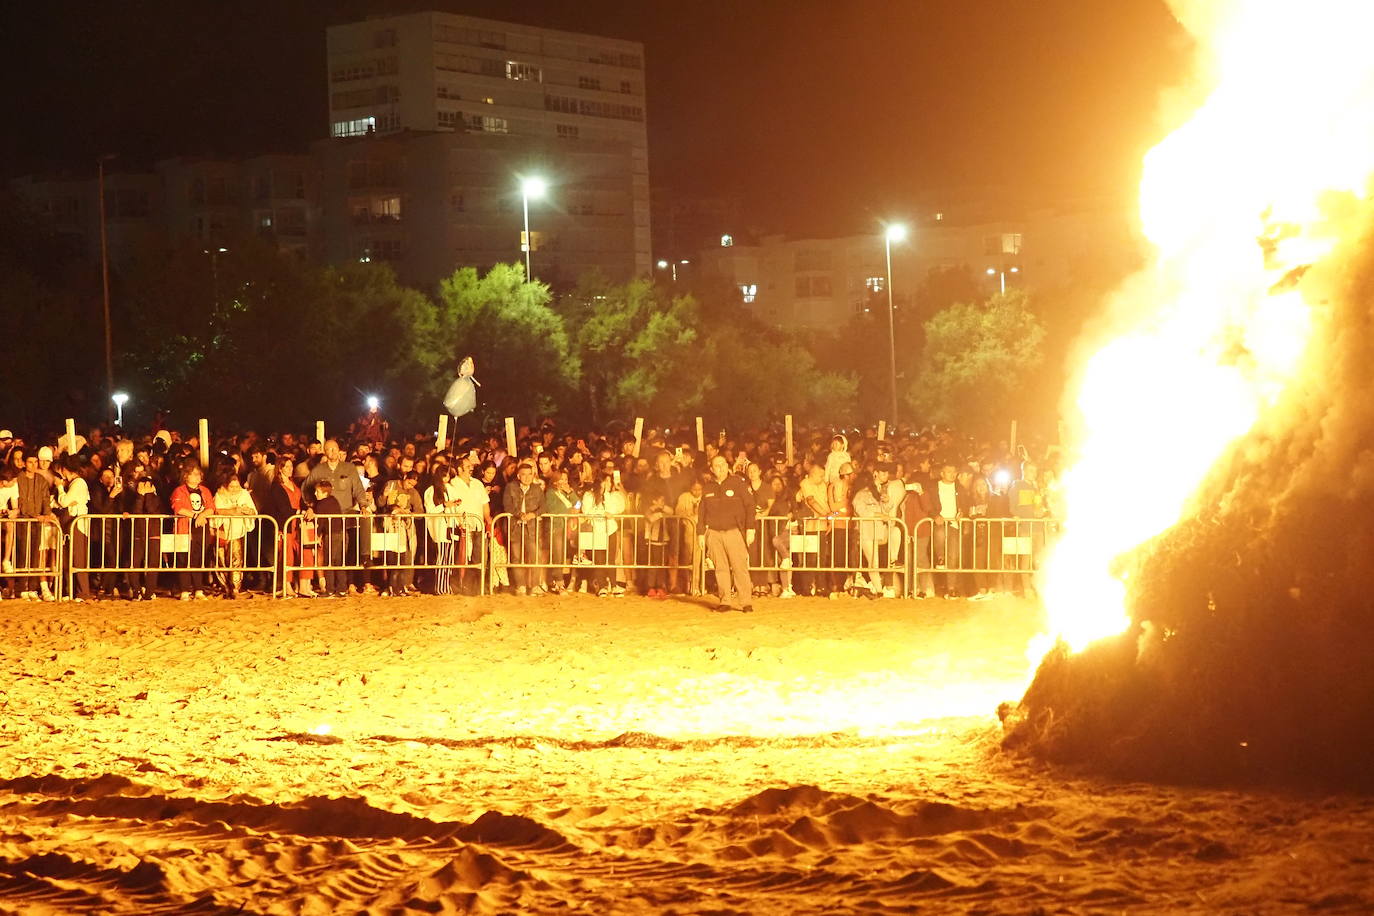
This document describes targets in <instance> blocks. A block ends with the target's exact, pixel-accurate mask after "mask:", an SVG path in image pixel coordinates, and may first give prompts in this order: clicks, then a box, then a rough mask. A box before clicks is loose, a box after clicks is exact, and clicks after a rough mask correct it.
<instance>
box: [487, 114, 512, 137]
mask: <svg viewBox="0 0 1374 916" xmlns="http://www.w3.org/2000/svg"><path fill="white" fill-rule="evenodd" d="M482 130H483V131H485V132H486V133H489V134H508V133H510V122H508V121H507V120H506V119H505V118H487V117H484V118H482Z"/></svg>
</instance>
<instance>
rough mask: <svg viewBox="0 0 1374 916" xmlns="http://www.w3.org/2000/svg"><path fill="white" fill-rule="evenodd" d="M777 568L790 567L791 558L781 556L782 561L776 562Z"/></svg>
mask: <svg viewBox="0 0 1374 916" xmlns="http://www.w3.org/2000/svg"><path fill="white" fill-rule="evenodd" d="M778 568H779V569H791V568H792V558H791V557H783V558H782V561H781V562H780V563H778Z"/></svg>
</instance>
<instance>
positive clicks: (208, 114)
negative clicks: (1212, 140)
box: [0, 0, 1187, 234]
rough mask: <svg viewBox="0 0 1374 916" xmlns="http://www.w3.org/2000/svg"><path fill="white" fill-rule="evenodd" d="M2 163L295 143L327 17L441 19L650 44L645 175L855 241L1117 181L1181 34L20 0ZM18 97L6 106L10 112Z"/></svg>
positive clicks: (1043, 20)
mask: <svg viewBox="0 0 1374 916" xmlns="http://www.w3.org/2000/svg"><path fill="white" fill-rule="evenodd" d="M0 6H3V7H4V9H3V11H0V34H4V35H5V36H6V37H7V39H8V41H7V45H8V48H7V53H6V54H5V55H4V60H5V66H7V67H11V68H13V70H12V71H11V72H10V73H9V74H8V79H7V80H6V85H7V86H8V87H9V90H10V91H9V92H8V93H7V96H8V100H9V103H10V106H11V109H10V111H9V112H8V115H9V117H8V118H7V119H6V120H7V123H8V129H6V130H4V131H0V174H3V175H5V176H12V175H16V174H23V173H26V172H30V171H39V172H53V171H59V170H63V169H67V170H72V171H76V170H86V171H91V170H93V165H91V163H92V162H93V160H94V158H95V157H96V156H97V155H99V154H101V153H104V152H118V153H119V154H120V156H121V162H123V163H131V164H135V165H139V164H147V163H151V162H152V161H153V160H154V159H157V158H161V157H164V156H171V155H195V154H202V153H205V154H223V155H231V156H232V155H240V154H251V153H257V152H279V151H296V150H303V149H304V148H305V147H306V145H307V144H308V143H309V142H310V141H311V140H314V139H317V138H318V137H320V136H322V135H323V134H324V133H325V131H326V124H325V121H326V102H325V97H326V83H325V78H324V29H325V26H326V25H328V24H330V23H332V22H342V21H348V20H351V19H356V18H362V17H363V16H364V15H366V14H368V13H372V12H413V11H415V10H419V9H431V8H437V9H444V10H448V11H452V12H457V13H469V14H472V15H479V16H487V17H491V18H496V19H504V20H507V21H520V22H529V23H532V24H537V25H545V26H550V27H554V28H566V29H573V30H578V31H584V32H591V33H595V34H605V35H612V36H616V37H621V38H630V39H636V40H639V41H643V42H644V43H645V46H646V52H645V53H646V58H647V62H648V95H649V98H648V111H649V140H650V157H651V159H650V168H651V170H652V173H653V181H654V183H655V185H658V184H665V185H668V186H670V187H672V188H673V189H675V190H676V191H677V192H679V193H685V194H697V193H699V194H734V195H738V196H739V197H740V198H741V199H742V201H743V203H744V205H745V211H746V223H747V225H749V226H751V227H753V228H758V229H766V230H774V231H785V232H789V233H793V234H802V233H816V234H839V233H845V232H850V231H858V230H860V229H862V228H863V227H864V226H866V225H868V224H871V223H872V221H873V220H875V219H881V218H883V217H886V216H897V215H901V216H909V215H918V213H917V212H916V211H919V210H920V208H921V202H922V201H926V200H929V199H930V198H931V194H932V193H933V192H935V191H937V190H943V189H949V188H970V187H984V186H993V187H999V188H1003V189H1008V190H1010V191H1011V192H1012V193H1013V194H1015V195H1017V196H1022V197H1029V198H1031V199H1033V200H1042V201H1053V200H1056V199H1062V198H1064V197H1068V196H1079V195H1084V194H1097V193H1104V192H1105V193H1112V192H1122V191H1129V189H1130V188H1132V187H1133V185H1134V183H1135V180H1136V175H1137V173H1138V169H1139V160H1140V156H1141V154H1142V153H1143V152H1144V151H1145V150H1146V149H1148V147H1149V146H1150V145H1151V144H1152V143H1153V142H1154V141H1155V140H1157V139H1158V138H1159V136H1161V135H1162V132H1163V126H1162V125H1160V124H1159V123H1158V121H1157V118H1156V117H1155V114H1156V108H1157V106H1156V99H1157V96H1158V93H1159V91H1160V90H1161V89H1162V88H1165V87H1166V86H1168V85H1170V84H1171V83H1174V82H1177V81H1178V80H1179V79H1181V78H1182V77H1183V76H1184V73H1183V62H1184V61H1185V59H1186V51H1187V45H1186V42H1185V40H1184V38H1183V36H1182V33H1181V31H1180V30H1179V29H1178V27H1177V26H1176V25H1175V24H1174V23H1173V21H1172V19H1171V18H1170V17H1169V14H1168V11H1167V9H1166V8H1165V6H1164V2H1163V0H1109V2H1106V0H1102V2H1098V0H1037V2H1021V0H943V2H918V0H885V2H880V0H792V2H782V0H733V2H721V0H697V2H668V0H659V2H653V0H645V2H632V0H620V2H615V0H580V2H570V0H523V2H520V3H509V2H505V3H503V2H495V0H467V2H458V0H428V2H426V0H328V2H326V0H278V2H233V0H225V2H215V3H207V2H195V0H190V2H187V0H183V2H177V3H172V2H166V0H119V2H106V3H95V2H90V0H86V2H76V0H47V2H42V3H40V2H35V0H24V2H20V0H11V2H6V3H4V4H0ZM16 109H17V110H16Z"/></svg>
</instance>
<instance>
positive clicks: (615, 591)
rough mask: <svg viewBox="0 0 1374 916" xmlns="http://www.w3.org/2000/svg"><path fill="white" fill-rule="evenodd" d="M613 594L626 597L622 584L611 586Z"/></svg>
mask: <svg viewBox="0 0 1374 916" xmlns="http://www.w3.org/2000/svg"><path fill="white" fill-rule="evenodd" d="M611 594H612V595H615V596H616V597H617V598H623V597H625V589H624V588H623V587H622V586H619V585H616V586H614V587H612V588H611Z"/></svg>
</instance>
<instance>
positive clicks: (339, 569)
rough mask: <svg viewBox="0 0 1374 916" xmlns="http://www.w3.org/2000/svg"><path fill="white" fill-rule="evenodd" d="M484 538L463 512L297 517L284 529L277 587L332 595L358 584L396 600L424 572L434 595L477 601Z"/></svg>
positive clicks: (478, 522)
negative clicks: (467, 596)
mask: <svg viewBox="0 0 1374 916" xmlns="http://www.w3.org/2000/svg"><path fill="white" fill-rule="evenodd" d="M487 540H488V538H487V532H486V530H485V521H484V520H483V518H482V516H480V515H473V514H471V513H467V512H439V513H426V514H421V513H393V514H382V515H359V514H347V515H312V516H310V517H307V516H306V515H304V514H300V515H294V516H292V517H291V518H289V519H287V520H286V524H285V525H284V526H283V528H282V564H281V568H282V586H283V589H284V588H285V587H286V586H291V585H297V584H299V583H303V582H304V583H310V584H311V585H312V586H313V587H314V588H315V590H316V591H317V592H320V591H322V592H324V593H333V594H337V593H342V592H344V591H346V590H347V587H348V585H349V584H354V585H357V584H358V581H357V580H359V579H362V580H366V581H364V582H363V584H364V585H368V584H370V585H373V586H375V587H376V588H378V590H382V589H388V590H390V591H391V592H392V593H393V594H395V593H396V592H404V591H406V590H408V589H409V588H412V587H414V586H415V574H416V573H417V572H424V573H425V574H426V576H427V577H428V581H427V582H426V585H427V587H428V588H427V590H428V591H431V592H433V593H434V594H440V595H447V594H451V593H453V592H455V591H464V592H466V593H468V594H473V595H480V594H483V593H484V592H485V590H486V569H487V552H488V551H487V547H488V545H487ZM350 579H353V580H354V581H352V582H351V583H350Z"/></svg>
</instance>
